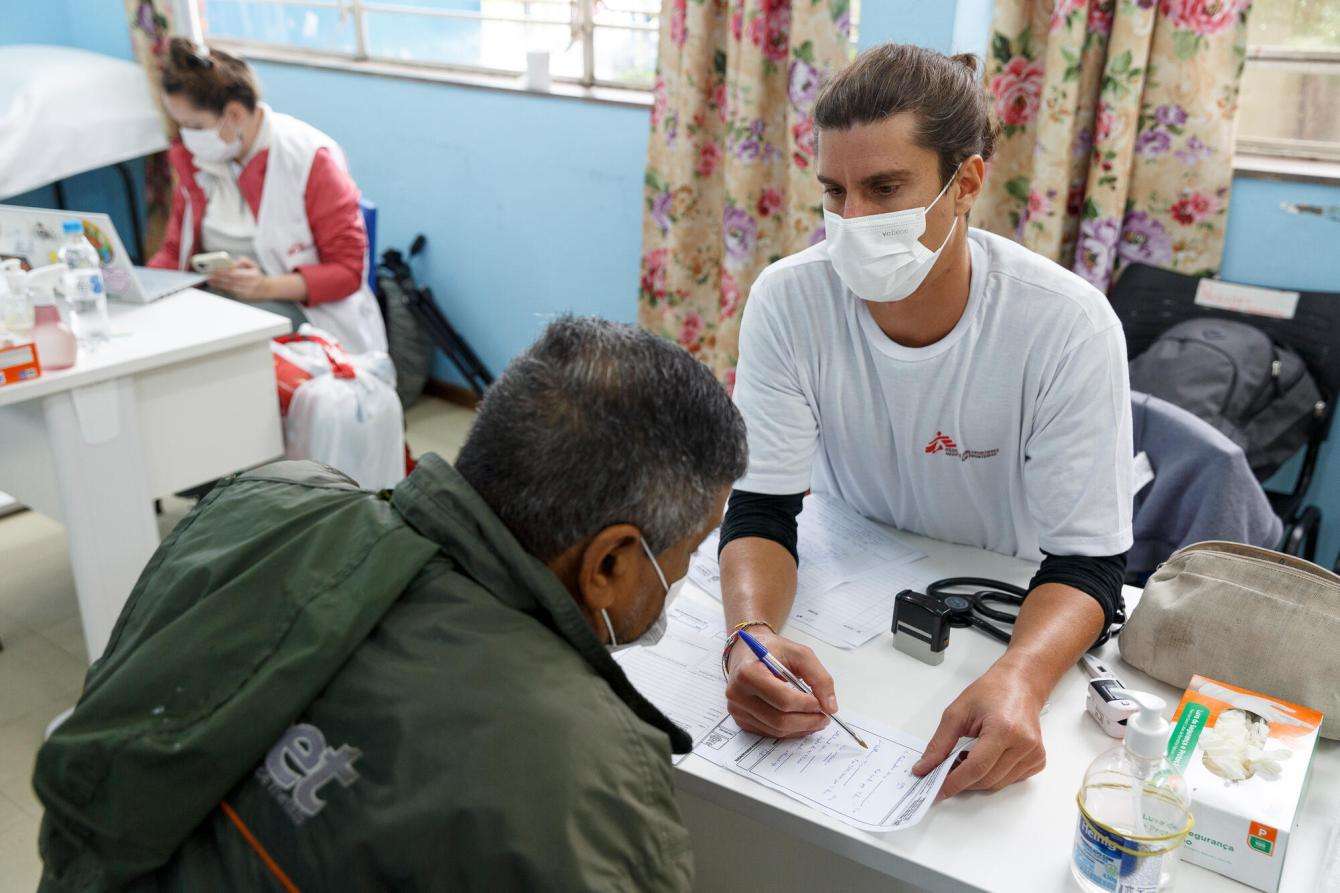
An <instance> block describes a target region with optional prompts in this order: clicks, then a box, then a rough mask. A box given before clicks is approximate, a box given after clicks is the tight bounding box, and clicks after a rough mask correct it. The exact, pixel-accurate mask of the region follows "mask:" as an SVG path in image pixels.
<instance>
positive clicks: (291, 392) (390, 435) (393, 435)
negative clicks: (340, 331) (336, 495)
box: [270, 326, 405, 490]
mask: <svg viewBox="0 0 1340 893" xmlns="http://www.w3.org/2000/svg"><path fill="white" fill-rule="evenodd" d="M270 348H271V352H272V354H273V355H274V361H275V379H276V382H277V384H278V386H279V406H280V413H281V414H282V415H283V417H284V455H285V456H287V457H288V458H290V459H313V460H315V461H317V462H320V463H322V464H324V465H329V466H331V467H332V468H335V469H338V470H339V471H342V472H344V473H345V474H347V475H349V477H351V478H353V479H354V480H355V481H357V482H358V485H359V486H360V487H363V488H364V489H366V490H382V489H385V488H388V487H394V486H395V485H396V484H397V483H399V482H400V481H401V480H402V479H403V478H404V477H405V419H404V414H403V412H402V410H401V408H400V398H399V397H398V396H396V391H395V386H394V384H392V383H388V382H387V381H386V380H385V379H384V378H382V377H381V376H382V375H383V374H385V373H384V371H383V370H384V367H389V366H390V362H389V358H386V362H382V358H379V357H378V356H376V355H375V354H363V355H359V356H356V357H352V358H351V357H350V356H348V355H347V354H346V353H345V352H344V350H343V349H342V348H340V346H339V345H338V344H336V343H335V342H334V341H333V340H331V339H329V338H327V337H324V336H323V335H322V334H320V332H319V330H317V329H314V328H312V327H310V326H303V327H302V329H300V330H299V333H298V334H296V335H285V336H284V337H282V338H276V339H275V340H274V341H272V342H271V343H270ZM383 356H384V355H383ZM392 374H394V373H392Z"/></svg>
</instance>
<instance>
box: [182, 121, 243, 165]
mask: <svg viewBox="0 0 1340 893" xmlns="http://www.w3.org/2000/svg"><path fill="white" fill-rule="evenodd" d="M181 141H182V145H184V146H186V151H188V152H190V153H191V157H193V158H195V159H197V160H199V161H205V162H213V163H217V162H221V161H232V160H233V159H234V158H236V157H237V156H238V155H240V154H242V135H241V134H238V135H237V136H236V137H234V138H233V139H232V140H230V141H227V142H225V141H224V139H223V137H221V136H219V131H218V128H215V129H213V130H200V129H197V128H195V127H183V128H181Z"/></svg>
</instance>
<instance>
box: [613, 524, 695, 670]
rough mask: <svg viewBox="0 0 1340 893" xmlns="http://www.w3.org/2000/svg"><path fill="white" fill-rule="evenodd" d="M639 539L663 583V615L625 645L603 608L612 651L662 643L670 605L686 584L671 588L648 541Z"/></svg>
mask: <svg viewBox="0 0 1340 893" xmlns="http://www.w3.org/2000/svg"><path fill="white" fill-rule="evenodd" d="M637 539H638V542H640V543H642V551H643V552H646V553H647V558H648V559H649V560H650V561H651V566H652V567H653V568H655V570H656V577H657V579H659V580H660V581H661V588H662V589H664V590H665V604H664V605H662V606H661V613H660V614H659V615H657V617H656V619H655V620H653V621H652V622H651V626H649V627H647V629H646V631H645V632H644V633H642V635H640V636H638V637H637V638H636V639H634V640H633V641H631V642H624V643H623V644H620V643H619V640H618V639H616V638H615V637H614V626H613V624H611V623H610V615H609V612H608V611H606V610H605V609H604V608H601V609H600V616H601V617H604V618H605V629H606V630H607V631H608V632H609V634H610V640H609V645H608V646H606V647H608V648H609V650H610V651H622V650H623V649H625V648H633V647H635V646H638V645H645V646H647V647H650V646H652V645H655V644H656V643H657V642H659V641H661V638H662V637H663V636H665V627H666V625H667V620H666V613H667V612H668V611H669V610H670V603H671V602H673V601H674V600H675V597H676V596H678V595H679V585H680V583H683V582H684V581H683V580H680V581H679V583H676V584H675V586H674V587H671V586H670V584H669V583H667V582H666V581H665V573H664V572H662V571H661V565H660V563H659V562H657V561H656V556H655V555H653V554H651V547H650V546H648V545H647V541H646V540H644V539H643V538H642V537H640V536H639V537H638V538H637Z"/></svg>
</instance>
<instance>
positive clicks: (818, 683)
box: [726, 627, 837, 738]
mask: <svg viewBox="0 0 1340 893" xmlns="http://www.w3.org/2000/svg"><path fill="white" fill-rule="evenodd" d="M749 633H750V635H752V636H754V637H755V638H756V639H758V640H759V641H760V642H762V643H763V645H764V647H766V648H767V649H768V651H770V652H772V655H773V657H775V658H777V659H778V660H779V661H781V662H782V663H783V664H785V665H786V666H787V668H788V669H790V670H791V672H793V673H795V674H796V675H797V676H799V677H800V678H802V679H804V680H805V681H806V682H807V683H808V684H809V686H810V688H812V689H814V696H813V697H811V696H810V695H806V694H802V693H801V692H799V691H796V689H795V688H793V687H792V686H790V685H788V684H787V683H786V682H783V681H782V680H781V679H778V678H777V677H776V676H774V675H772V673H771V672H769V670H768V668H767V667H765V666H764V665H763V663H762V661H760V660H758V659H756V658H755V657H754V655H753V654H752V653H751V652H750V651H749V649H748V648H747V647H745V645H744V643H743V642H739V641H737V642H736V643H735V647H734V648H733V649H732V650H731V653H730V656H729V658H728V663H727V666H728V673H727V680H726V706H727V708H728V709H729V710H730V715H731V716H732V717H733V718H734V719H735V722H736V723H737V724H739V726H740V728H742V729H744V730H745V731H746V732H753V733H754V734H756V735H767V736H769V737H772V738H796V737H799V736H801V735H808V734H810V733H811V732H817V731H819V730H820V729H822V728H824V727H825V726H827V725H828V717H827V716H824V714H823V713H822V712H820V704H822V705H823V709H824V710H827V711H828V712H829V713H836V712H837V697H836V696H835V695H834V694H833V677H831V676H829V675H828V671H827V670H825V669H824V666H823V664H821V663H820V662H819V658H818V657H816V656H815V654H814V652H813V651H811V650H810V649H809V648H806V647H805V646H804V645H801V644H799V643H798V642H793V641H791V640H790V639H788V638H785V637H784V636H778V635H775V634H773V633H771V632H769V631H768V630H767V629H766V628H764V627H751V628H750V630H749ZM816 698H817V700H816Z"/></svg>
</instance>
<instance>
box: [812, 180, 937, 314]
mask: <svg viewBox="0 0 1340 893" xmlns="http://www.w3.org/2000/svg"><path fill="white" fill-rule="evenodd" d="M960 167H961V165H960ZM956 176H958V168H955V169H954V175H953V176H951V177H950V178H949V183H946V184H945V185H944V189H941V190H940V194H939V195H937V196H936V197H935V200H934V201H932V202H931V203H930V204H929V205H927V206H926V207H924V208H908V209H907V210H905V211H893V212H891V213H888V214H869V215H866V216H865V217H852V218H850V219H847V218H843V217H841V216H839V215H837V214H834V213H833V212H832V211H824V228H825V231H826V234H827V235H826V238H827V240H828V257H829V259H830V260H831V261H832V262H833V268H834V269H835V270H837V274H838V276H839V277H840V278H841V279H842V284H843V285H845V286H847V288H849V289H851V290H852V292H853V293H854V294H855V295H856V297H858V298H860V299H862V300H864V301H880V302H882V301H901V300H903V299H904V298H906V297H907V296H908V295H910V294H912V292H914V291H916V290H917V288H918V286H920V285H921V283H922V282H924V281H925V280H926V276H927V274H929V273H930V271H931V268H932V267H934V266H935V261H936V260H937V259H938V258H939V257H940V252H941V251H944V250H945V246H946V245H948V244H949V238H950V236H952V235H953V234H954V227H955V226H957V225H958V218H957V217H955V218H954V222H953V223H952V224H950V226H949V232H948V234H946V235H945V240H944V241H943V242H941V243H940V247H939V248H937V249H935V250H934V251H931V250H930V249H929V248H927V247H926V246H925V245H923V244H921V235H922V233H924V232H926V212H927V211H929V210H930V209H931V208H933V207H935V203H936V202H938V201H939V200H940V199H941V198H943V197H944V194H945V193H946V192H947V191H949V185H950V183H953V182H954V177H956Z"/></svg>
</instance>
